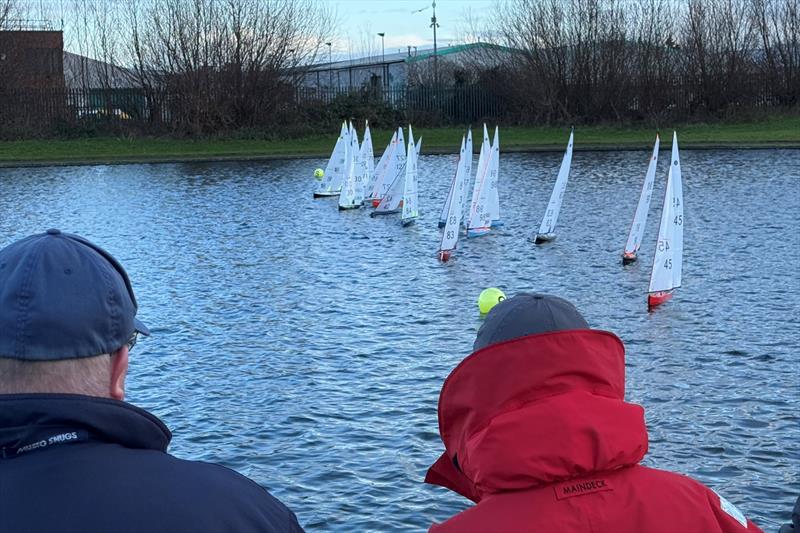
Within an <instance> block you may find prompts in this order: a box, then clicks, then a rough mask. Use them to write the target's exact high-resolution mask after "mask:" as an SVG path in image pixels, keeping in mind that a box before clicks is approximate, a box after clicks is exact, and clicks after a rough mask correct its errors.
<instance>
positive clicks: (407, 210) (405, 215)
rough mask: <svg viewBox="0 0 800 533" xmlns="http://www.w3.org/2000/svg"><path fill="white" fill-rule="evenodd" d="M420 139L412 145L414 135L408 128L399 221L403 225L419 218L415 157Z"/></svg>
mask: <svg viewBox="0 0 800 533" xmlns="http://www.w3.org/2000/svg"><path fill="white" fill-rule="evenodd" d="M421 141H422V139H420V142H419V143H417V145H414V133H413V132H412V131H411V126H409V127H408V159H407V160H406V168H405V183H404V186H403V211H402V213H401V215H400V220H401V221H402V222H403V224H404V225H407V224H410V223H411V221H412V220H414V219H416V218H417V217H418V216H419V198H418V195H417V157H418V156H419V147H420V146H421V144H422V142H421Z"/></svg>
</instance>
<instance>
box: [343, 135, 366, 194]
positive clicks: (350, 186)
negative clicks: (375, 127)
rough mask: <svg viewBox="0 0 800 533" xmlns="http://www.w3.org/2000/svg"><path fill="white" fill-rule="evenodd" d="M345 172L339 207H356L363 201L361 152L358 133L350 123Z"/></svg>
mask: <svg viewBox="0 0 800 533" xmlns="http://www.w3.org/2000/svg"><path fill="white" fill-rule="evenodd" d="M347 155H348V158H347V167H346V168H347V173H346V178H345V181H344V185H343V186H342V192H341V194H340V195H339V209H340V210H342V209H358V208H359V207H361V204H362V203H363V201H364V182H363V181H362V178H363V173H364V171H363V164H362V154H361V150H360V148H359V146H358V134H357V133H356V130H355V128H353V125H352V124H350V146H349V147H348V149H347Z"/></svg>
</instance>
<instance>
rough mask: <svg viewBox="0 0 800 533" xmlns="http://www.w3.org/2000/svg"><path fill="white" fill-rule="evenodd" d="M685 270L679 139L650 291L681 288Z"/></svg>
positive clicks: (675, 143)
mask: <svg viewBox="0 0 800 533" xmlns="http://www.w3.org/2000/svg"><path fill="white" fill-rule="evenodd" d="M682 267H683V189H682V184H681V163H680V157H679V155H678V137H677V135H675V134H673V137H672V158H671V160H670V165H669V173H668V174H667V186H666V190H665V191H664V207H663V208H662V210H661V224H660V225H659V227H658V240H657V241H656V251H655V254H654V255H653V271H652V273H651V274H650V288H649V289H648V292H663V291H669V290H671V289H674V288H675V287H680V285H681V271H682Z"/></svg>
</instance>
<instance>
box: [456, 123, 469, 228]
mask: <svg viewBox="0 0 800 533" xmlns="http://www.w3.org/2000/svg"><path fill="white" fill-rule="evenodd" d="M464 149H465V151H466V153H465V154H464V155H465V158H464V179H463V180H462V181H461V190H460V191H459V192H460V194H459V204H460V205H461V209H462V211H461V213H462V215H464V216H462V217H461V223H462V224H464V221H465V220H466V219H467V217H468V215H469V213H466V214H465V213H464V208H465V207H467V205H468V204H467V193H468V191H469V180H470V178H472V128H469V129H468V130H467V143H466V144H465V145H464Z"/></svg>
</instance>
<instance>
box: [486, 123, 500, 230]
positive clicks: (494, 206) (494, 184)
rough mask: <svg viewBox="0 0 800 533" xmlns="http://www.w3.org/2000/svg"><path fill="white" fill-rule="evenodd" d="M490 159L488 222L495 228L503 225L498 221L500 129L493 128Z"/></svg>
mask: <svg viewBox="0 0 800 533" xmlns="http://www.w3.org/2000/svg"><path fill="white" fill-rule="evenodd" d="M491 149H492V159H491V161H490V163H489V164H490V165H491V167H490V169H489V183H488V187H489V193H488V194H489V220H490V221H491V222H490V224H489V225H490V226H491V227H493V228H496V227H498V226H502V225H503V221H502V220H500V194H499V192H498V185H499V181H500V128H498V127H497V126H495V127H494V138H493V139H492V148H491Z"/></svg>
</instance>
